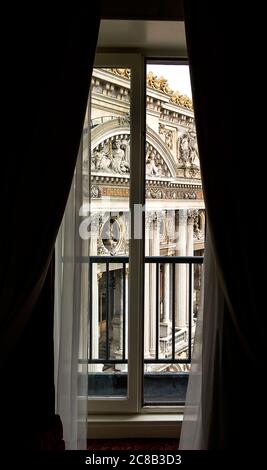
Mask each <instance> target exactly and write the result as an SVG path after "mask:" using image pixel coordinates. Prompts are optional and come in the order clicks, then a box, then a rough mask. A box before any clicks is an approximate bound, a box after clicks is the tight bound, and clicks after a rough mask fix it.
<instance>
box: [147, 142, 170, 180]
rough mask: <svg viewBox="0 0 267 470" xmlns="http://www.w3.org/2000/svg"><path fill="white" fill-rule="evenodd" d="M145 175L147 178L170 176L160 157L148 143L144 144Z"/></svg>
mask: <svg viewBox="0 0 267 470" xmlns="http://www.w3.org/2000/svg"><path fill="white" fill-rule="evenodd" d="M146 174H147V175H148V176H165V177H166V176H167V177H169V176H171V173H170V171H169V168H168V166H167V165H166V163H165V162H164V160H163V158H162V157H161V155H160V154H159V153H158V152H157V151H156V150H155V149H154V148H153V147H152V145H150V144H148V143H146Z"/></svg>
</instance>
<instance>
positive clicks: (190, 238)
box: [186, 210, 198, 326]
mask: <svg viewBox="0 0 267 470" xmlns="http://www.w3.org/2000/svg"><path fill="white" fill-rule="evenodd" d="M197 216H198V214H197V213H196V211H193V210H188V211H187V242H186V255H187V256H193V255H194V218H195V217H197ZM189 289H190V285H189V267H188V276H187V289H186V291H187V299H186V300H187V309H186V310H187V311H186V325H187V326H188V324H189V318H188V315H189V310H190V306H189ZM193 289H194V265H192V284H191V292H192V296H191V303H192V305H191V312H192V319H191V320H192V323H191V324H192V325H193V294H194V291H193Z"/></svg>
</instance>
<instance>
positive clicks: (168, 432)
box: [88, 414, 183, 439]
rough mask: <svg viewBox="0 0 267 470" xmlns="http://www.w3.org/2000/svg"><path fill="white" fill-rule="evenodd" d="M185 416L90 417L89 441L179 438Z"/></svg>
mask: <svg viewBox="0 0 267 470" xmlns="http://www.w3.org/2000/svg"><path fill="white" fill-rule="evenodd" d="M182 421H183V414H138V415H130V414H129V415H89V417H88V438H89V439H111V438H113V439H120V438H160V437H162V436H164V438H178V437H179V436H180V431H181V425H182Z"/></svg>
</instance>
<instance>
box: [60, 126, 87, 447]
mask: <svg viewBox="0 0 267 470" xmlns="http://www.w3.org/2000/svg"><path fill="white" fill-rule="evenodd" d="M84 135H85V137H84V138H83V143H82V144H81V146H80V150H79V155H78V159H77V165H76V169H75V174H74V178H73V182H72V186H71V191H70V194H69V198H68V203H67V206H66V210H65V214H64V218H63V221H62V224H61V227H60V230H59V234H58V238H57V242H56V251H55V323H54V343H55V388H56V409H57V410H56V411H57V413H58V414H59V415H60V417H61V420H62V423H63V437H64V440H65V444H66V449H72V450H75V449H86V443H87V384H88V381H87V373H88V365H87V351H88V347H87V337H88V336H87V313H88V284H89V283H88V273H89V265H88V255H89V253H88V241H84V240H82V238H81V237H80V235H79V224H80V222H81V217H80V214H81V211H80V209H81V207H82V205H83V203H84V202H85V199H86V200H87V202H88V194H89V192H88V191H89V189H88V181H89V179H88V175H85V171H87V170H86V168H88V165H85V164H84V163H85V159H84V158H83V154H84V152H83V148H84V147H85V143H84V141H86V140H87V145H86V147H87V148H88V149H89V148H90V146H89V145H88V139H87V137H89V136H88V134H86V133H85V132H84ZM87 162H88V160H87ZM62 178H64V168H63V169H62Z"/></svg>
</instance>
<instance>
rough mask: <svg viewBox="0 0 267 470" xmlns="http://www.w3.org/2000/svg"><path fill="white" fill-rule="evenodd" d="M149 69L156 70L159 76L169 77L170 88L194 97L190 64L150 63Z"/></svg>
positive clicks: (155, 72)
mask: <svg viewBox="0 0 267 470" xmlns="http://www.w3.org/2000/svg"><path fill="white" fill-rule="evenodd" d="M147 71H148V72H149V71H152V72H154V74H155V75H157V76H158V77H160V76H163V77H165V78H167V80H168V83H169V86H170V88H172V89H173V91H177V90H178V91H180V93H182V94H183V95H187V96H188V97H189V98H191V99H192V92H191V85H190V76H189V67H188V65H154V64H148V65H147Z"/></svg>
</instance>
